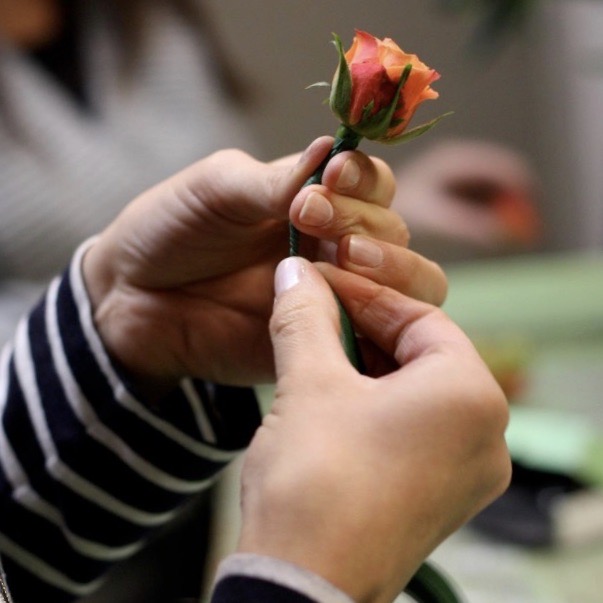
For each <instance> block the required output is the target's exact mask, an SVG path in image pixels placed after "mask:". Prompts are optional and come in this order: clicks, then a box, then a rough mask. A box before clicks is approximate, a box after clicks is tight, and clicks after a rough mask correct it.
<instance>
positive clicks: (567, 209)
mask: <svg viewBox="0 0 603 603" xmlns="http://www.w3.org/2000/svg"><path fill="white" fill-rule="evenodd" d="M536 4H537V10H536V12H535V13H534V14H533V16H532V18H531V20H530V22H529V23H528V24H527V25H528V26H527V27H524V28H523V29H521V30H520V31H519V32H517V33H515V34H514V35H511V36H509V37H507V38H506V39H505V40H504V41H503V43H501V44H499V47H498V48H494V49H491V52H489V53H488V52H485V51H484V49H482V50H481V51H479V52H476V51H475V49H474V50H470V49H469V44H468V42H469V39H470V38H471V36H472V34H473V32H474V31H475V27H476V18H475V15H473V14H468V13H466V14H463V15H462V16H459V15H458V14H452V13H448V12H446V11H445V10H443V9H442V3H441V2H439V1H438V0H370V2H367V0H332V1H326V0H209V5H210V6H211V8H212V10H213V11H214V12H215V16H216V19H217V22H218V25H219V26H220V28H221V29H222V30H223V34H224V36H225V38H226V40H227V41H228V43H229V47H230V50H231V53H232V56H233V57H234V58H235V60H236V63H237V64H238V65H239V66H240V69H241V72H242V73H244V74H245V75H246V76H247V77H249V78H250V79H251V81H252V82H254V83H255V84H256V87H257V98H256V105H255V106H254V108H253V110H252V123H253V126H254V128H255V131H256V132H257V137H258V140H259V142H260V148H261V149H262V152H263V156H264V158H266V159H268V158H271V157H274V156H277V155H281V154H283V153H289V152H293V151H296V150H298V149H300V148H302V147H303V146H304V145H305V144H306V143H307V142H309V141H310V140H311V139H312V138H313V137H315V136H317V135H319V134H325V133H332V132H333V130H334V129H335V127H336V122H335V120H334V118H333V117H332V116H331V115H330V113H329V110H328V108H327V107H326V106H324V105H323V104H322V100H323V98H324V97H325V96H326V92H325V91H324V90H321V89H313V90H305V86H307V85H308V84H311V83H313V82H316V81H320V80H330V79H331V77H332V73H333V71H334V68H335V62H336V53H335V50H334V48H333V46H332V45H331V44H330V40H331V32H337V33H338V34H339V35H340V36H341V37H342V39H343V41H344V45H346V46H347V45H348V44H349V43H350V42H351V39H352V37H353V30H354V28H355V27H359V28H362V29H366V30H367V31H369V32H371V33H373V34H375V35H378V36H381V37H382V36H390V37H392V38H394V39H395V40H396V41H397V42H398V43H399V44H400V45H401V46H402V48H403V49H404V50H406V51H408V52H416V53H417V54H419V56H420V57H421V58H422V59H423V60H424V61H425V62H426V63H428V64H429V65H431V66H432V67H434V68H436V69H437V70H438V71H440V73H441V74H442V79H441V80H440V81H439V82H438V83H437V85H436V86H435V87H436V88H437V89H438V90H439V91H440V93H441V96H440V99H439V100H438V101H435V102H432V103H427V104H426V105H423V107H422V108H421V110H420V111H419V114H418V115H417V118H420V117H424V118H430V117H433V116H435V115H437V114H439V113H442V112H444V111H449V110H453V111H454V112H455V114H454V115H453V116H452V117H451V118H449V119H448V120H446V121H445V122H444V123H442V124H441V125H439V126H438V127H437V128H436V129H435V130H434V131H432V132H430V133H429V134H428V135H426V136H425V137H424V138H422V139H420V140H418V141H416V142H413V143H412V144H411V145H408V146H402V147H396V148H394V149H386V148H383V147H378V146H376V145H370V143H365V145H366V146H363V149H365V150H369V151H370V152H371V153H376V154H381V155H382V156H385V157H386V158H387V159H389V160H390V161H392V162H397V161H404V159H405V158H407V157H409V155H410V154H411V153H416V152H418V151H419V150H420V149H421V148H422V146H424V145H427V144H431V143H433V142H435V141H437V140H439V139H442V138H448V137H460V136H462V137H469V138H484V139H489V140H494V141H498V142H502V143H505V144H508V145H511V146H512V147H514V148H516V149H517V150H519V151H521V152H523V153H525V154H526V155H527V157H528V158H529V159H530V160H531V161H532V162H533V164H534V166H535V168H536V169H537V170H538V172H539V173H540V175H541V178H542V180H543V195H542V199H541V205H542V209H543V212H544V214H545V219H546V230H547V246H548V247H549V248H566V247H577V246H585V245H589V246H592V245H601V244H602V242H603V237H602V233H601V230H603V226H602V224H603V219H602V217H601V208H600V203H599V205H597V203H595V202H594V201H593V199H597V200H598V199H600V197H601V195H600V192H601V186H602V184H601V181H600V180H601V171H602V170H601V169H600V168H599V164H600V158H601V157H602V153H601V149H600V148H599V145H600V144H601V143H600V141H601V136H600V135H599V134H600V126H598V125H596V124H597V123H599V118H598V116H597V115H596V112H597V111H598V108H599V107H602V106H603V104H602V103H601V100H602V99H601V96H600V94H601V79H600V78H598V76H597V77H594V76H592V75H590V74H588V75H587V74H581V75H580V76H579V77H578V73H577V72H576V68H575V63H576V61H579V60H580V59H579V58H577V57H580V56H581V55H580V53H581V52H582V50H580V48H579V47H578V48H574V40H576V39H578V40H582V41H584V40H585V39H586V38H587V37H588V39H591V40H592V41H593V43H594V41H595V40H596V39H597V37H599V38H603V35H598V32H602V33H603V28H602V24H601V18H602V17H601V14H600V13H601V10H603V2H601V1H600V0H591V1H589V0H540V2H539V3H536ZM595 13H596V18H595ZM566 20H567V22H566ZM585 26H588V28H589V31H588V32H587V33H586V34H585V33H584V32H583V31H582V30H583V28H584V27H585ZM589 48H590V47H589ZM599 48H600V46H599ZM571 49H573V50H571ZM572 52H575V53H577V54H576V57H574V56H573V55H572ZM600 54H602V55H603V51H602V52H601V53H600ZM570 55H571V56H570ZM601 64H602V65H603V59H602V60H601ZM561 65H564V66H563V67H561ZM578 80H579V81H578ZM568 82H571V83H569V84H568ZM594 92H596V94H594ZM591 114H592V115H593V117H590V115H591ZM587 115H588V117H587ZM566 120H567V121H568V123H565V122H566ZM598 128H599V129H598ZM576 135H577V136H578V138H577V137H576ZM585 158H586V159H585ZM587 172H588V173H587ZM578 173H579V174H580V175H579V176H578ZM597 177H598V178H599V181H598V184H597V182H596V180H597ZM587 182H588V183H587ZM579 184H581V185H582V186H578V185H579ZM576 208H579V213H580V216H577V215H576Z"/></svg>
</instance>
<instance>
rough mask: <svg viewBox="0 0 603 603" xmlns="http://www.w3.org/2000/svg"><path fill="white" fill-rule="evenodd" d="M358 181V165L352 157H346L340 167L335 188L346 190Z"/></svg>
mask: <svg viewBox="0 0 603 603" xmlns="http://www.w3.org/2000/svg"><path fill="white" fill-rule="evenodd" d="M359 182H360V166H359V165H358V163H357V162H356V161H355V160H354V159H348V160H347V161H346V162H345V163H344V164H343V167H342V168H341V173H340V174H339V178H338V179H337V188H339V189H342V190H347V189H350V188H354V187H355V186H356V185H357V184H358V183H359Z"/></svg>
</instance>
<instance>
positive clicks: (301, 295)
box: [270, 257, 349, 387]
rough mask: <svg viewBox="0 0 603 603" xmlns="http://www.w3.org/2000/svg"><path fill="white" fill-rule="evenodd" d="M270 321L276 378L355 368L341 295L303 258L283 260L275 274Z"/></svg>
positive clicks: (303, 377) (303, 380) (305, 377)
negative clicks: (344, 342)
mask: <svg viewBox="0 0 603 603" xmlns="http://www.w3.org/2000/svg"><path fill="white" fill-rule="evenodd" d="M275 294H276V298H275V303H274V311H273V314H272V318H271V321H270V334H271V337H272V345H273V347H274V357H275V363H276V376H277V379H279V380H280V379H281V378H282V377H284V376H287V378H294V379H296V380H299V381H300V382H301V383H303V384H304V387H307V386H308V385H310V384H309V382H308V379H309V378H311V377H312V378H313V377H314V376H316V377H318V376H319V375H321V374H322V375H328V376H329V377H332V375H333V372H334V371H336V370H341V369H344V370H345V368H346V367H349V362H348V361H347V358H346V355H345V352H344V350H343V348H342V346H341V340H340V324H339V311H338V308H337V303H336V301H335V297H334V295H333V292H332V290H331V288H330V287H329V285H328V284H327V282H326V280H325V279H324V277H323V276H322V275H321V274H320V272H319V271H318V270H317V269H316V268H315V267H314V265H313V264H312V263H311V262H309V261H308V260H306V259H303V258H301V257H290V258H287V259H285V260H283V261H282V262H281V263H280V264H279V265H278V267H277V270H276V274H275Z"/></svg>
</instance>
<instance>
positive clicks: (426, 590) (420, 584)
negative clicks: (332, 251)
mask: <svg viewBox="0 0 603 603" xmlns="http://www.w3.org/2000/svg"><path fill="white" fill-rule="evenodd" d="M361 140H362V136H360V135H358V134H356V133H355V132H352V131H351V130H349V129H348V128H346V127H345V126H343V125H341V126H340V127H339V129H338V130H337V133H336V136H335V141H334V142H333V146H332V148H331V150H330V151H329V154H328V155H327V156H326V157H325V159H324V160H323V162H322V163H321V164H320V165H319V166H318V168H317V169H316V171H315V172H314V173H313V174H312V176H310V178H308V180H306V182H305V183H304V187H306V186H309V185H311V184H320V183H321V182H322V175H323V173H324V171H325V168H326V167H327V164H328V163H329V161H330V160H331V159H332V158H333V157H335V155H337V154H339V153H341V152H343V151H353V150H354V149H355V148H356V147H357V146H358V144H359V143H360V141H361ZM299 237H300V233H299V231H298V230H297V229H296V228H295V227H294V226H293V225H292V224H290V225H289V255H291V256H297V255H299ZM335 299H336V300H337V305H338V307H339V321H340V324H341V343H342V346H343V348H344V350H345V353H346V355H347V357H348V359H349V360H350V362H351V363H352V364H353V366H354V367H356V369H357V370H358V371H359V372H360V373H365V367H364V363H363V361H362V356H361V355H360V350H359V347H358V340H357V338H356V334H355V333H354V328H353V326H352V323H351V321H350V318H349V316H348V315H347V313H346V311H345V310H344V308H343V306H342V304H341V301H340V300H339V299H338V298H337V296H335ZM404 592H405V593H406V594H407V595H409V596H410V597H411V598H412V599H414V600H415V601H417V602H418V603H460V601H461V598H460V596H459V595H458V594H457V593H456V592H455V590H454V589H453V588H452V586H451V585H450V584H449V583H448V581H447V580H446V578H445V577H444V576H442V575H441V574H440V573H439V572H438V570H437V569H436V568H434V567H433V566H431V565H430V564H429V563H427V562H425V563H423V564H422V565H421V567H420V568H419V569H418V571H417V573H416V574H415V575H414V576H413V578H412V579H411V581H410V582H409V584H408V586H407V587H406V589H405V591H404Z"/></svg>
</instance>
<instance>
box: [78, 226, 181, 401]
mask: <svg viewBox="0 0 603 603" xmlns="http://www.w3.org/2000/svg"><path fill="white" fill-rule="evenodd" d="M81 254H82V255H81V260H80V271H81V275H82V281H83V285H84V288H85V291H86V294H87V297H88V302H89V304H90V308H89V310H90V315H91V317H92V322H93V325H94V328H95V330H96V332H97V334H98V336H99V337H100V340H101V342H102V344H103V347H104V348H105V351H106V352H107V354H108V355H109V357H110V358H111V360H112V362H113V363H114V364H115V366H116V368H117V369H118V370H119V372H120V374H121V375H122V377H123V378H124V380H125V381H126V382H127V383H128V384H129V386H131V387H132V389H134V390H135V391H136V392H137V393H138V394H140V395H141V396H143V397H144V398H145V399H146V400H148V401H149V402H153V401H156V400H159V399H160V398H162V397H163V396H164V395H165V394H167V393H168V392H170V391H171V390H173V389H174V388H175V387H177V385H178V382H179V381H180V377H179V376H176V375H170V374H169V373H168V372H167V371H165V372H162V371H161V370H156V369H155V367H161V368H163V367H164V366H165V364H166V363H165V362H164V359H163V357H162V356H161V353H160V346H149V345H147V344H146V343H145V341H144V339H145V338H144V337H143V336H142V335H141V333H142V332H144V329H142V330H141V332H139V333H137V332H136V329H135V327H134V324H133V323H134V321H133V317H135V316H136V309H135V308H134V307H133V305H132V296H131V295H127V294H125V293H124V287H123V286H122V285H120V284H119V279H118V277H117V274H116V272H115V270H114V269H113V265H112V262H110V261H107V258H110V257H111V255H110V252H109V251H108V250H106V249H105V248H104V246H103V243H102V241H101V240H100V237H95V238H93V239H90V240H88V241H87V242H86V243H84V245H82V250H81Z"/></svg>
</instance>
